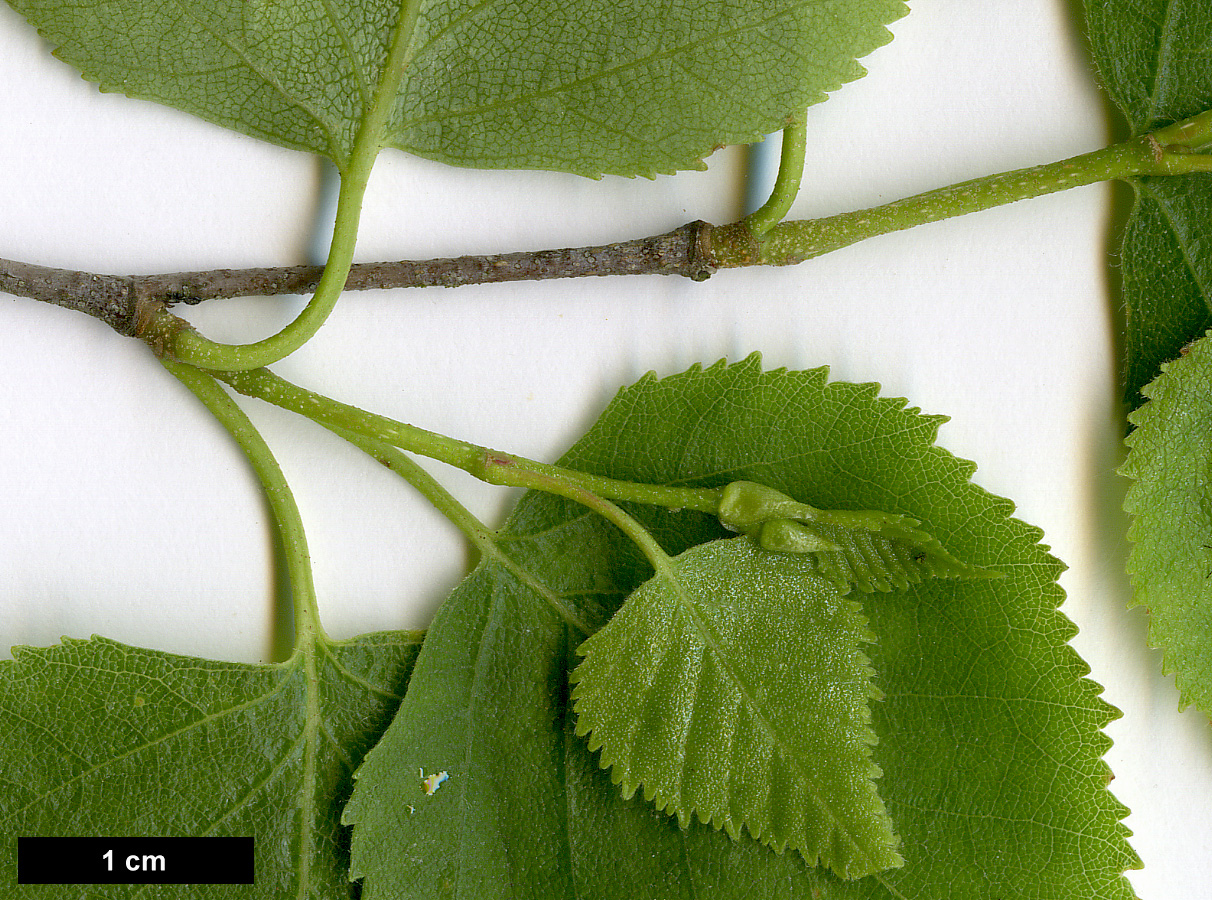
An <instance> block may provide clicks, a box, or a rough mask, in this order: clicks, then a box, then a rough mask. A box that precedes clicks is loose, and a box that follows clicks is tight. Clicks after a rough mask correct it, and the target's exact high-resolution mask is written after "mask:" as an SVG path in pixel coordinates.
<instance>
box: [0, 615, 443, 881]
mask: <svg viewBox="0 0 1212 900" xmlns="http://www.w3.org/2000/svg"><path fill="white" fill-rule="evenodd" d="M420 642H421V636H420V634H418V633H411V632H382V633H378V634H369V635H363V636H362V637H359V638H355V639H354V640H352V641H342V642H334V643H329V642H327V641H321V642H318V643H317V644H316V645H315V654H314V656H312V655H309V654H302V653H300V654H296V655H295V656H294V657H293V658H292V659H291V660H290V661H288V662H286V663H283V664H281V665H246V664H240V663H227V662H215V661H211V660H204V659H193V658H190V657H184V656H173V655H171V654H168V653H160V652H157V651H154V650H143V649H139V648H136V647H128V646H126V645H123V644H119V643H115V642H114V641H109V640H106V639H104V638H99V637H94V638H93V639H91V640H88V641H80V640H68V641H65V642H64V643H63V644H61V645H58V646H55V647H50V648H47V649H33V648H29V647H18V648H14V651H13V655H14V658H13V659H12V660H9V661H6V662H0V722H2V723H3V729H2V731H0V733H2V734H3V738H2V740H0V773H3V774H2V779H3V790H2V791H0V834H2V835H4V845H5V846H4V848H3V852H2V853H0V884H4V885H15V884H16V871H15V866H16V858H17V857H16V840H15V839H16V837H17V836H19V835H81V836H108V835H118V836H121V835H150V836H157V837H159V836H208V835H214V836H223V835H232V836H237V835H242V836H248V835H251V836H253V838H254V841H255V853H256V870H255V878H256V884H257V892H258V893H257V895H258V896H267V897H268V896H275V897H285V896H290V897H310V898H338V897H350V896H351V889H350V885H349V883H348V880H347V866H348V843H347V839H348V833H347V832H346V831H345V830H344V829H343V828H342V827H341V825H340V811H341V807H342V805H343V803H344V801H345V799H346V797H347V796H348V794H349V791H350V788H351V774H352V772H353V770H354V768H355V767H356V766H357V765H358V763H359V761H360V760H361V758H362V756H363V754H365V752H366V751H367V750H368V749H369V748H370V747H371V746H373V744H374V742H375V741H376V740H377V739H378V737H379V735H380V734H381V733H382V731H383V729H384V728H385V727H386V726H387V723H388V722H389V721H390V718H391V716H392V714H393V713H394V712H395V709H396V707H397V705H398V704H399V700H400V697H401V696H402V695H403V693H404V688H405V685H406V684H407V682H408V677H409V672H410V671H411V669H412V664H413V661H414V659H415V658H416V655H417V650H418V648H419V646H420ZM72 895H73V893H72V892H71V889H69V888H64V887H62V886H46V887H32V886H27V887H23V888H22V889H21V896H22V897H30V898H33V897H56V898H58V897H67V896H72ZM74 896H80V897H84V896H87V897H89V898H90V900H91V898H104V897H115V898H116V897H129V896H130V888H129V887H126V886H120V885H119V886H114V887H103V886H99V885H88V886H87V887H85V888H82V889H81V890H79V891H76V892H75V893H74ZM190 896H191V897H214V898H224V897H246V896H249V893H248V888H246V887H240V886H221V885H214V886H197V887H194V888H192V889H191V892H190Z"/></svg>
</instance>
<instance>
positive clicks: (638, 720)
mask: <svg viewBox="0 0 1212 900" xmlns="http://www.w3.org/2000/svg"><path fill="white" fill-rule="evenodd" d="M815 570H816V565H815V563H814V561H813V560H811V559H809V558H806V557H803V556H790V555H785V554H777V553H770V552H767V551H763V550H761V549H760V548H759V547H758V546H757V545H756V544H754V542H753V541H752V540H750V539H749V538H748V537H740V538H732V539H731V540H721V541H710V542H709V543H706V544H700V545H699V546H697V547H692V548H691V549H689V550H687V551H686V552H684V553H682V554H681V555H679V556H678V557H676V558H675V559H673V560H671V561H670V562H669V565H668V567H667V568H666V569H663V570H661V571H658V573H657V574H656V575H654V576H653V577H652V578H651V579H649V580H648V581H646V582H644V584H642V585H640V587H639V588H637V589H636V591H635V592H634V593H633V594H632V595H631V596H630V597H628V598H627V600H626V602H624V604H623V606H622V608H621V609H620V610H619V611H618V612H617V613H616V614H615V615H614V618H612V619H611V620H610V623H609V624H608V625H606V627H605V628H603V629H601V630H600V631H598V632H597V633H596V634H594V635H593V636H592V637H591V638H589V640H587V641H586V642H585V643H584V644H582V645H581V646H580V648H579V649H578V650H577V653H578V654H579V655H581V656H583V657H585V659H584V661H583V662H582V663H581V664H580V665H579V666H578V667H577V668H576V670H575V671H573V673H572V683H573V684H574V685H575V687H574V689H573V692H572V699H573V708H574V709H575V711H576V714H577V726H576V728H577V734H578V735H586V734H588V735H589V749H590V750H598V749H599V748H600V749H601V751H602V752H601V757H600V761H601V765H602V766H603V767H611V768H612V769H613V772H612V778H613V780H614V781H615V783H616V784H621V785H622V788H623V796H624V797H625V798H627V799H630V798H631V796H632V795H633V794H635V793H636V790H637V789H638V788H639V787H641V786H642V787H643V789H644V790H643V794H644V799H645V800H647V801H649V802H654V803H655V804H656V806H657V808H658V809H661V810H664V811H666V812H669V813H676V814H677V817H678V819H679V821H680V822H681V824H682V825H683V826H684V827H685V826H687V825H689V823H690V820H691V816H692V814H693V815H696V816H698V818H699V819H700V820H701V821H703V822H706V823H707V824H709V825H713V826H715V827H716V828H720V827H722V828H724V829H725V830H726V831H727V832H728V834H729V836H731V837H733V838H735V837H737V836H739V835H740V833H741V828H742V826H744V827H745V828H746V829H747V830H748V831H749V833H750V834H752V835H753V836H754V837H756V838H758V839H759V840H761V841H763V842H764V843H767V844H770V845H771V846H773V847H774V848H775V849H776V850H777V851H778V852H780V853H781V852H783V849H784V848H785V847H790V848H791V849H793V850H798V851H799V852H800V853H802V854H803V855H804V857H805V859H806V860H807V862H808V863H809V864H810V865H816V864H817V863H818V862H820V863H823V864H824V865H826V866H828V867H829V868H830V869H832V870H833V871H834V872H837V873H838V874H839V875H841V876H842V877H843V878H857V877H861V876H863V875H870V874H872V873H874V872H879V871H882V870H883V869H887V868H890V867H892V866H899V865H901V864H902V863H903V860H902V859H901V857H900V855H899V854H898V853H897V852H896V849H895V848H896V838H895V836H894V835H893V832H892V822H891V820H890V819H889V818H888V813H887V811H886V810H885V809H884V804H883V802H882V801H881V800H880V798H879V795H878V794H877V793H876V789H875V782H874V780H873V779H874V778H876V777H877V776H878V774H879V770H878V769H877V768H876V766H875V765H874V764H873V763H872V761H871V747H872V746H873V745H874V744H875V733H874V732H873V731H872V730H871V710H870V701H871V700H872V698H874V697H877V696H878V695H879V691H878V690H876V688H875V686H874V685H873V684H872V680H871V679H872V672H871V667H870V665H869V664H868V661H867V657H866V656H864V655H863V652H862V651H861V650H860V648H859V645H860V643H865V642H870V641H871V640H873V638H872V636H871V633H870V632H869V631H868V630H867V622H866V619H865V618H864V617H863V613H862V609H861V608H860V607H859V605H858V604H857V603H855V602H854V601H852V600H849V599H846V598H844V597H842V596H841V594H839V593H838V591H837V590H836V589H835V588H834V587H833V586H832V585H831V584H830V583H829V582H827V581H825V580H824V579H822V578H820V577H818V576H817V575H816V574H815Z"/></svg>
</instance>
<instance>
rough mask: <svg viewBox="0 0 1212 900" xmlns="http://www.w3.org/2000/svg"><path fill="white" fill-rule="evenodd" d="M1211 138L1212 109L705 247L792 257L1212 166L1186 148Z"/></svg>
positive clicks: (726, 257)
mask: <svg viewBox="0 0 1212 900" xmlns="http://www.w3.org/2000/svg"><path fill="white" fill-rule="evenodd" d="M1209 143H1212V111H1210V112H1205V113H1200V114H1199V115H1197V116H1192V117H1191V118H1189V119H1184V120H1183V121H1181V122H1177V123H1175V124H1173V125H1169V126H1167V127H1165V128H1162V129H1159V130H1158V131H1156V132H1152V133H1150V134H1146V135H1142V136H1140V137H1136V138H1132V139H1131V140H1128V141H1124V142H1122V143H1119V144H1115V145H1113V146H1111V147H1105V148H1103V149H1101V150H1095V151H1093V152H1090V153H1083V154H1081V155H1080V156H1074V157H1071V158H1069V159H1065V160H1061V161H1059V162H1053V163H1047V164H1045V165H1040V166H1032V167H1030V168H1026V169H1015V170H1013V171H1010V172H1002V173H1000V174H997V175H988V176H985V177H982V178H975V179H972V180H970V181H964V182H960V183H959V184H953V185H949V186H948V187H944V188H939V189H937V190H933V191H927V192H925V193H923V194H917V195H915V196H912V197H906V198H904V199H901V200H895V201H893V202H892V203H887V204H884V205H883V206H876V207H872V208H870V209H860V210H854V211H852V212H846V213H840V214H838V215H834V216H827V217H824V218H820V219H804V220H797V221H789V222H778V223H777V224H774V225H772V226H770V227H769V228H768V229H767V230H765V231H764V232H761V233H757V232H756V230H755V229H753V228H751V226H750V225H749V220H747V219H746V220H742V221H740V222H737V223H735V224H732V225H725V226H722V227H719V228H714V229H712V231H711V254H710V255H711V257H712V263H713V264H714V265H716V266H718V267H720V268H732V267H736V266H752V265H779V266H781V265H792V264H795V263H799V262H803V261H804V260H806V259H811V258H812V257H815V256H821V255H823V254H826V253H830V252H832V251H834V250H840V249H841V248H843V247H847V246H849V245H850V244H854V243H857V242H859V241H863V240H867V239H868V238H873V237H878V236H879V235H882V234H889V233H891V232H894V231H903V230H905V229H907V228H913V227H914V226H917V225H925V224H928V223H930V222H937V221H941V220H942V219H949V218H953V217H955V216H962V215H967V214H968V213H973V212H979V211H981V210H984V209H992V208H993V207H995V206H1003V205H1005V204H1008V203H1015V202H1017V201H1019V200H1026V199H1029V198H1031V197H1041V196H1043V195H1045V194H1051V193H1055V192H1057V191H1063V190H1068V189H1069V188H1075V187H1081V186H1083V185H1087V184H1094V183H1096V182H1099V181H1114V180H1123V179H1131V178H1139V177H1143V176H1148V175H1184V174H1188V173H1192V172H1207V171H1212V155H1206V154H1201V153H1193V152H1191V151H1192V150H1193V149H1196V148H1199V147H1203V146H1205V145H1207V144H1209ZM781 177H782V169H781V167H780V178H781Z"/></svg>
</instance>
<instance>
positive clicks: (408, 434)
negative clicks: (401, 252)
mask: <svg viewBox="0 0 1212 900" xmlns="http://www.w3.org/2000/svg"><path fill="white" fill-rule="evenodd" d="M214 375H215V377H216V378H218V379H220V380H222V381H224V382H226V383H227V384H229V385H230V386H231V387H232V388H233V389H234V390H236V391H238V392H239V393H241V394H245V395H246V396H249V397H256V398H258V399H260V400H264V401H265V402H267V403H272V404H273V405H275V406H279V407H281V408H282V409H288V410H291V411H292V412H296V413H298V414H300V415H302V416H306V417H307V418H309V419H311V420H312V421H314V422H318V423H319V424H321V425H324V426H325V427H326V428H332V427H334V426H335V427H337V428H343V429H347V430H348V431H351V432H354V433H357V434H361V435H365V436H366V437H369V438H372V439H374V440H376V441H381V442H383V443H385V444H390V445H391V446H393V447H398V448H400V449H401V450H405V451H407V452H409V453H416V454H417V455H419V456H425V457H428V458H429V459H434V460H437V461H438V462H442V463H446V464H447V465H450V466H454V467H455V468H458V469H462V470H463V471H465V472H467V473H469V474H471V475H473V476H475V477H476V478H479V479H481V480H482V481H486V482H488V483H489V484H499V485H503V486H507V487H534V486H535V485H534V482H533V478H534V476H538V475H542V476H549V477H552V478H557V479H562V480H563V481H565V482H567V483H569V484H574V485H577V486H578V487H580V488H582V489H584V490H586V491H588V492H590V493H591V494H596V495H597V496H599V497H604V498H607V499H610V500H619V501H624V502H632V503H643V504H646V505H649V506H664V507H667V508H669V509H690V510H695V511H698V512H703V513H707V514H709V515H713V516H714V515H716V514H717V512H718V509H719V504H720V498H721V496H722V495H723V489H722V488H692V487H679V486H676V485H661V484H639V483H635V482H630V481H620V480H617V479H614V478H607V477H604V476H601V475H593V474H590V473H587V472H578V471H575V470H573V469H565V468H562V467H560V466H553V465H549V464H547V463H541V462H538V461H537V460H532V459H527V458H525V457H521V456H514V455H513V454H509V453H502V452H500V451H497V450H491V449H489V448H487V447H481V446H478V445H476V444H471V443H468V442H466V441H460V440H457V439H456V438H451V437H447V436H445V435H442V434H438V433H436V432H433V431H427V430H425V429H424V428H418V427H417V426H415V425H408V424H405V423H403V422H397V421H396V420H394V419H389V418H387V417H386V416H380V415H377V414H375V413H371V412H367V411H365V410H362V409H358V408H357V407H354V406H349V405H348V404H345V403H341V402H339V401H337V400H333V399H331V398H329V397H325V396H323V395H322V394H317V393H315V392H314V391H309V390H307V389H305V388H301V387H299V386H297V385H294V384H291V383H290V382H289V381H286V380H285V379H283V378H280V377H279V376H277V375H275V374H274V373H273V372H271V371H269V370H268V369H253V370H250V371H247V372H216V373H214Z"/></svg>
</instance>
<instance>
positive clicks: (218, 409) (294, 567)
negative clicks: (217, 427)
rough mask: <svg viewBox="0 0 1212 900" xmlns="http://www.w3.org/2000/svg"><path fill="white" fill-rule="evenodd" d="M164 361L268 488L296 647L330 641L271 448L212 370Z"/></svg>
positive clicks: (299, 523)
mask: <svg viewBox="0 0 1212 900" xmlns="http://www.w3.org/2000/svg"><path fill="white" fill-rule="evenodd" d="M160 362H161V364H162V365H163V366H164V367H165V368H166V369H168V371H169V372H171V373H172V374H173V375H174V376H175V377H176V378H177V380H178V381H180V382H181V383H182V384H183V385H185V387H187V388H189V390H190V392H192V393H193V395H194V396H195V397H197V398H198V399H199V400H201V401H202V403H203V405H204V406H206V408H207V409H208V410H210V412H211V414H212V415H214V417H215V418H216V419H218V420H219V423H220V424H221V425H222V426H223V427H224V428H225V429H227V431H228V433H229V434H230V435H231V436H232V438H234V439H235V441H236V443H237V444H239V446H240V449H241V450H243V451H244V455H245V456H246V457H248V461H249V463H250V464H251V465H252V467H253V471H254V472H256V475H257V479H258V480H259V481H260V482H261V486H262V487H263V488H264V490H265V496H266V499H267V500H268V501H269V507H270V510H271V512H272V513H273V518H274V523H275V524H276V525H277V528H278V532H279V534H280V536H281V541H282V547H283V551H284V553H285V555H286V571H287V576H288V579H289V581H290V596H291V606H292V608H293V610H294V619H295V647H294V652H295V653H296V654H297V653H300V652H304V653H308V652H310V649H311V648H313V647H314V646H315V644H316V643H317V642H319V641H322V640H327V635H326V634H325V632H324V628H323V626H322V625H321V624H320V615H319V609H318V607H317V605H316V588H315V583H314V581H313V579H312V572H311V555H310V553H308V550H307V535H306V534H305V533H304V531H303V519H302V517H301V516H300V515H299V507H298V506H297V505H296V503H295V498H294V494H292V493H291V490H290V486H289V485H288V484H287V483H286V477H285V476H284V475H283V474H282V469H281V467H280V466H279V465H278V461H277V460H276V459H275V458H274V455H273V452H272V451H271V450H270V449H269V445H268V444H266V443H265V439H264V438H263V437H261V434H260V432H258V431H257V429H256V428H255V427H254V426H253V424H252V422H250V421H249V419H248V416H246V415H245V414H244V411H243V410H242V409H240V407H239V406H237V405H236V402H235V401H234V400H232V398H231V396H230V395H229V394H228V393H227V392H226V391H224V390H223V389H222V388H221V387H220V386H219V384H218V382H217V381H216V380H215V379H214V378H213V377H212V376H211V375H210V374H208V373H206V372H203V371H202V370H200V369H196V368H194V367H193V366H187V365H185V364H183V363H179V362H175V361H173V360H169V359H161V360H160Z"/></svg>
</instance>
